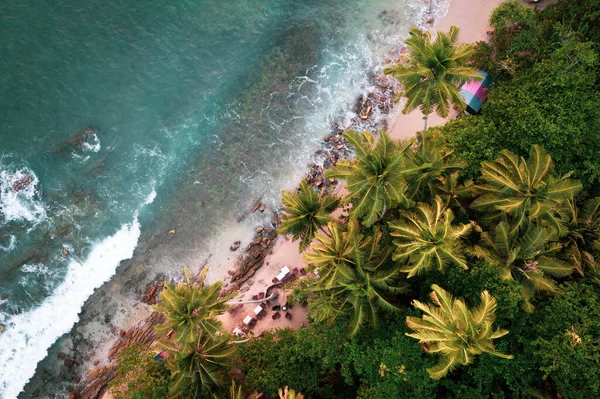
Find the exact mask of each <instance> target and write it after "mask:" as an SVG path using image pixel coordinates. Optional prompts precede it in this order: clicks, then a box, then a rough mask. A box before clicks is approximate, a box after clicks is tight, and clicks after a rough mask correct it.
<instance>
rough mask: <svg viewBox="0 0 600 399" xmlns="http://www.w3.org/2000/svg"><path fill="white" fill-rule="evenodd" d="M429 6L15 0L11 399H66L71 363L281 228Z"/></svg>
mask: <svg viewBox="0 0 600 399" xmlns="http://www.w3.org/2000/svg"><path fill="white" fill-rule="evenodd" d="M427 5H428V2H427V1H425V0H372V1H364V0H327V1H323V0H319V1H317V0H228V1H222V0H219V1H218V0H181V1H167V0H156V1H153V2H142V1H117V0H103V1H90V0H60V1H48V0H35V1H34V0H21V1H13V2H2V3H0V94H1V95H0V324H1V325H2V326H3V327H4V331H3V332H1V333H0V398H7V399H8V398H11V399H12V398H15V397H17V396H19V394H20V396H19V397H23V398H29V397H57V398H61V397H64V395H65V392H66V387H67V386H68V385H69V384H70V383H71V382H72V379H73V374H72V371H70V370H66V368H64V366H61V364H60V363H57V362H56V353H57V352H58V351H66V352H67V353H69V354H70V356H73V357H75V358H77V357H78V356H79V357H81V356H83V355H84V354H86V353H88V354H89V351H90V350H91V349H92V348H97V347H98V346H99V345H100V344H101V343H103V342H109V341H110V340H111V339H112V338H114V335H115V328H118V327H115V326H120V323H122V322H123V320H124V319H126V318H127V317H128V316H130V315H129V314H123V313H121V312H120V309H122V308H127V309H129V308H130V306H131V304H132V303H133V301H134V300H135V299H136V298H137V297H139V295H140V293H141V292H142V291H143V289H144V288H145V287H146V286H147V284H148V283H149V282H150V281H153V280H155V279H157V278H175V277H177V276H178V275H179V273H180V272H181V269H182V267H183V265H191V266H199V265H200V264H201V263H202V261H203V259H206V257H207V256H208V252H209V250H210V247H211V243H214V242H215V241H219V240H220V238H219V237H223V236H224V235H227V237H228V239H229V238H231V234H232V233H231V231H235V232H237V233H235V234H239V235H240V238H242V239H247V238H248V236H247V235H248V234H249V233H248V232H249V231H250V229H251V226H252V225H254V224H255V223H258V222H260V220H261V218H263V217H264V218H269V219H270V216H269V215H267V214H264V215H256V214H254V215H250V216H248V217H246V215H245V213H246V211H247V210H248V208H249V207H250V206H251V204H252V203H253V202H254V201H256V200H257V199H259V198H261V199H262V201H264V202H266V203H267V206H268V207H271V209H272V208H273V207H274V206H276V204H277V202H278V201H279V193H280V191H281V189H283V188H290V187H291V186H292V185H293V184H294V182H296V181H298V179H299V178H300V176H302V174H303V172H304V170H303V169H302V168H303V167H304V165H306V164H307V162H309V160H310V156H311V154H312V153H313V152H314V151H315V150H316V149H317V148H318V146H319V143H320V140H321V138H322V137H323V136H324V135H325V134H327V132H328V129H329V126H330V125H331V123H332V122H333V121H335V120H343V119H344V118H346V119H348V118H350V117H352V116H353V115H352V114H351V113H350V112H349V111H350V110H351V109H352V104H353V103H354V101H355V99H356V97H357V96H358V95H360V94H361V93H363V92H365V91H366V90H368V88H369V85H370V80H369V73H370V72H371V71H373V70H375V69H377V68H378V65H379V61H380V60H382V59H383V58H385V56H386V52H387V51H388V50H389V49H390V48H392V47H394V46H397V45H398V44H399V43H400V42H401V40H402V38H403V37H405V35H406V33H407V31H408V29H409V28H410V27H411V26H412V25H414V24H416V23H418V22H420V21H421V20H422V18H423V13H424V12H425V10H426V9H427ZM84 129H91V130H87V131H85V133H82V132H84ZM78 132H80V134H79V135H77V133H78ZM26 176H28V177H29V178H31V183H30V184H29V185H28V186H27V187H26V188H24V189H23V190H21V191H18V192H17V191H15V190H14V189H13V185H14V183H15V182H17V181H19V180H20V179H22V178H24V177H26ZM170 230H175V231H176V233H175V234H169V233H168V232H169V231H170ZM217 244H218V243H217ZM224 245H225V246H228V245H229V242H226V243H224ZM217 247H218V245H217ZM212 259H214V258H212ZM128 312H129V310H128ZM117 331H118V330H117Z"/></svg>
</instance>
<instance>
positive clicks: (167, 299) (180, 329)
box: [154, 267, 236, 350]
mask: <svg viewBox="0 0 600 399" xmlns="http://www.w3.org/2000/svg"><path fill="white" fill-rule="evenodd" d="M207 273H208V268H205V269H204V270H203V271H202V273H201V274H200V276H199V278H198V280H197V281H194V280H192V278H191V275H190V271H189V270H188V268H187V267H186V268H184V281H183V282H178V283H177V284H174V283H170V282H168V281H165V283H164V289H163V290H162V291H161V293H160V302H159V304H158V305H155V306H154V309H155V310H157V311H159V312H163V313H164V314H165V319H166V320H165V322H164V324H160V325H158V326H156V332H157V333H158V334H159V335H165V334H166V333H168V332H170V331H173V340H174V341H175V343H177V344H179V345H181V347H182V348H183V350H186V349H187V347H188V346H189V345H195V344H196V343H197V342H198V340H199V337H201V336H203V335H208V336H209V337H213V338H214V337H215V336H216V335H217V333H219V332H220V331H221V329H222V326H221V322H220V321H218V320H217V319H216V316H217V315H219V314H221V313H223V312H225V311H227V310H229V309H231V308H232V306H230V305H228V304H227V301H229V300H231V299H233V298H234V297H235V295H236V293H235V292H232V293H230V294H227V295H224V296H220V291H221V286H222V284H223V283H222V282H221V281H217V282H216V283H214V284H210V285H206V284H205V280H206V274H207Z"/></svg>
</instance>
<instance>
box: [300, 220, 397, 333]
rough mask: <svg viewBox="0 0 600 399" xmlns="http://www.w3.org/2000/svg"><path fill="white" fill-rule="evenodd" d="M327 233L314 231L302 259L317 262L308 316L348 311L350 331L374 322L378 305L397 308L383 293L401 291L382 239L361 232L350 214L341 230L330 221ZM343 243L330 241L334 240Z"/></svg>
mask: <svg viewBox="0 0 600 399" xmlns="http://www.w3.org/2000/svg"><path fill="white" fill-rule="evenodd" d="M330 230H331V231H332V234H331V236H332V237H331V238H328V237H324V236H322V235H321V234H319V235H317V242H316V243H313V244H312V246H311V247H312V250H313V252H311V253H307V254H305V259H306V260H307V261H308V262H310V263H312V264H313V265H319V274H320V278H319V280H318V281H317V283H316V285H315V286H314V287H313V288H311V289H310V291H311V292H313V293H316V298H314V297H313V298H311V299H310V301H309V305H310V310H311V316H312V317H313V318H314V319H315V320H316V321H322V322H332V321H333V320H335V318H337V317H338V316H339V315H341V314H348V313H350V316H351V317H350V323H349V329H350V332H351V334H352V335H354V334H356V333H357V332H358V330H359V329H360V328H361V327H362V326H363V325H364V324H365V323H370V324H372V325H377V319H378V310H379V309H381V308H382V309H386V310H391V311H395V310H398V309H397V308H396V307H395V306H394V305H393V304H392V303H391V302H390V301H389V300H388V298H387V296H388V295H389V294H395V293H400V292H403V291H404V289H405V285H403V284H402V283H401V282H399V281H398V280H399V271H398V270H397V268H394V267H389V266H390V265H389V259H390V254H391V248H389V247H386V246H385V245H382V243H381V238H382V234H381V233H380V232H379V230H378V229H377V228H375V229H374V231H373V234H370V235H366V236H365V235H362V234H360V232H359V224H358V221H357V220H356V219H350V220H349V221H348V226H347V228H346V231H344V228H343V227H342V226H339V225H335V224H333V223H332V224H331V227H330ZM334 242H335V243H342V244H340V245H337V246H336V245H334V244H333V243H334Z"/></svg>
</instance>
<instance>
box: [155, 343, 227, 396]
mask: <svg viewBox="0 0 600 399" xmlns="http://www.w3.org/2000/svg"><path fill="white" fill-rule="evenodd" d="M159 347H160V348H161V349H165V350H167V351H169V356H168V357H167V367H168V368H169V369H170V370H171V385H170V387H169V398H179V397H181V398H189V397H191V398H198V397H201V396H199V395H200V393H201V392H204V393H213V394H214V393H215V391H216V390H217V388H218V387H220V386H221V385H222V383H223V380H222V372H223V371H224V370H227V369H228V368H229V367H230V366H231V361H232V359H233V356H234V354H235V353H236V350H237V346H236V345H231V344H230V343H229V336H227V335H221V336H218V337H215V338H211V337H210V336H208V335H204V336H200V337H198V338H197V340H196V341H195V342H194V343H193V345H188V346H187V347H185V348H181V347H180V345H177V344H175V343H172V342H169V341H164V340H163V341H159ZM213 396H214V395H213Z"/></svg>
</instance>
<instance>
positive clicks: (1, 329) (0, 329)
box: [0, 324, 4, 332]
mask: <svg viewBox="0 0 600 399" xmlns="http://www.w3.org/2000/svg"><path fill="white" fill-rule="evenodd" d="M2 331H4V326H3V325H2V324H0V332H2Z"/></svg>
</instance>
